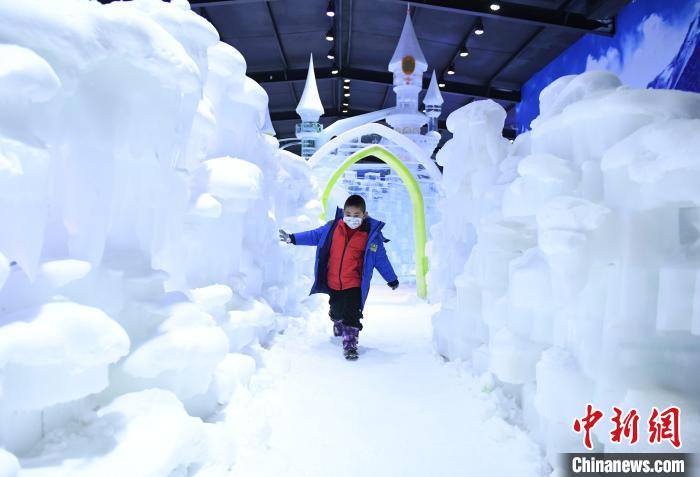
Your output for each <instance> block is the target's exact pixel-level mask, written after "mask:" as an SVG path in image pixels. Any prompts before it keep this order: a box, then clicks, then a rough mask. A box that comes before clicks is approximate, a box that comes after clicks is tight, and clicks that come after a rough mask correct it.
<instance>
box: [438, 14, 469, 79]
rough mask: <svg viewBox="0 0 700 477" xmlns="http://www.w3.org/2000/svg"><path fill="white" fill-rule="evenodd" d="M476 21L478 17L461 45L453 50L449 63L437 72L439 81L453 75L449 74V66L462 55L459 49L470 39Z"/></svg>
mask: <svg viewBox="0 0 700 477" xmlns="http://www.w3.org/2000/svg"><path fill="white" fill-rule="evenodd" d="M476 22H477V19H474V21H472V22H471V24H470V25H469V28H468V29H467V33H466V34H465V35H464V37H463V38H462V42H461V43H460V44H459V45H457V47H456V48H455V50H454V51H453V52H452V56H451V57H450V60H449V61H450V62H449V63H447V64H446V65H445V67H444V68H443V69H442V70H440V72H439V73H437V79H438V82H440V80H443V81H444V80H445V79H446V78H448V77H449V76H451V75H448V74H447V68H448V67H449V66H450V65H451V64H452V63H455V62H456V61H457V60H458V59H459V58H460V57H459V51H460V50H461V49H462V47H463V46H466V44H467V40H468V39H469V37H470V36H471V34H472V32H473V31H474V28H475V27H476ZM455 67H456V65H455ZM443 89H444V88H443Z"/></svg>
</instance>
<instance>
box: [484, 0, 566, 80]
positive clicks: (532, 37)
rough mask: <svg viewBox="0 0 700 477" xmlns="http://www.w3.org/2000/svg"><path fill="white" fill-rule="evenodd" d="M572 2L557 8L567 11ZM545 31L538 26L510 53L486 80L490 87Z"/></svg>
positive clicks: (564, 2)
mask: <svg viewBox="0 0 700 477" xmlns="http://www.w3.org/2000/svg"><path fill="white" fill-rule="evenodd" d="M572 2H573V0H564V1H563V2H562V3H561V4H559V6H558V7H557V8H558V10H559V11H562V12H564V11H566V9H567V8H568V7H569V5H571V3H572ZM543 31H544V27H539V28H537V29H536V30H535V31H534V33H533V34H532V35H530V36H529V37H528V38H527V39H526V40H525V41H524V42H523V44H522V45H520V47H519V48H518V49H517V50H515V51H514V52H513V54H512V55H510V57H509V58H508V60H506V61H505V62H504V63H503V64H502V65H501V66H500V67H499V68H498V69H497V70H496V71H495V72H494V73H493V74H492V75H491V76H490V77H489V79H488V80H486V85H488V86H489V87H490V86H491V84H492V83H493V81H494V80H495V79H496V78H498V75H500V74H501V73H503V70H505V69H506V68H508V66H510V64H511V63H512V62H513V61H515V59H516V58H517V57H519V56H520V55H521V54H522V53H523V52H524V51H525V50H527V49H528V48H529V47H530V45H532V42H534V41H535V39H536V38H537V37H538V36H539V35H540V33H542V32H543Z"/></svg>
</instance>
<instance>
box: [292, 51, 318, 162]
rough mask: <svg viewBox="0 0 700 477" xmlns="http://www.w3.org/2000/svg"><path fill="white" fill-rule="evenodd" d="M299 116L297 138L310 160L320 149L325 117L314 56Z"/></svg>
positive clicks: (298, 111)
mask: <svg viewBox="0 0 700 477" xmlns="http://www.w3.org/2000/svg"><path fill="white" fill-rule="evenodd" d="M296 111H297V114H298V115H299V117H300V118H301V124H298V125H297V127H296V136H297V137H298V138H299V139H300V140H301V155H302V157H303V158H304V159H308V158H309V157H311V156H312V155H313V153H314V152H316V149H318V146H319V141H320V137H321V132H322V131H323V125H322V124H321V123H319V122H318V120H319V118H320V117H321V116H323V112H324V111H323V104H321V97H320V96H319V95H318V86H316V74H315V73H314V56H313V54H312V55H311V56H310V57H309V71H308V73H307V75H306V83H304V92H303V93H302V94H301V99H300V100H299V104H298V105H297V109H296Z"/></svg>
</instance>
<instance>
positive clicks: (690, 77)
mask: <svg viewBox="0 0 700 477" xmlns="http://www.w3.org/2000/svg"><path fill="white" fill-rule="evenodd" d="M649 87H650V88H657V89H660V88H663V89H682V90H685V91H700V11H698V12H697V14H696V15H695V20H693V22H692V23H691V24H690V26H689V27H688V33H687V34H686V36H685V40H684V41H683V46H682V47H681V49H680V50H678V54H677V55H676V56H675V57H674V58H673V61H671V63H669V65H668V66H667V67H666V68H664V70H663V71H662V72H661V73H659V76H657V77H656V78H655V79H654V81H652V82H650V83H649Z"/></svg>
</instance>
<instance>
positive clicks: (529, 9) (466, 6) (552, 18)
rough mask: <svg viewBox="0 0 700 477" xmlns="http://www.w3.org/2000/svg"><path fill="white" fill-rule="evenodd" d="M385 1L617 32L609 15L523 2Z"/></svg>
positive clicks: (587, 29) (516, 20) (550, 24)
mask: <svg viewBox="0 0 700 477" xmlns="http://www.w3.org/2000/svg"><path fill="white" fill-rule="evenodd" d="M382 1H385V2H393V3H401V4H410V5H412V6H415V7H423V8H431V9H434V10H442V11H446V12H450V13H461V14H466V15H478V16H481V17H488V18H496V19H501V20H510V21H514V22H521V23H529V24H531V25H539V26H545V27H556V28H563V29H568V30H576V31H579V32H585V33H596V34H600V35H608V36H611V35H612V34H613V33H614V29H613V24H612V21H608V20H607V19H600V20H597V19H593V18H588V17H586V16H584V15H581V14H579V13H572V12H565V11H560V10H558V9H555V10H552V9H549V8H541V7H533V6H529V5H522V4H519V3H509V2H501V1H495V2H494V1H485V0H470V1H468V2H466V1H464V0H382ZM492 3H498V4H499V5H500V6H501V8H500V9H499V10H498V11H493V10H491V8H490V5H491V4H492Z"/></svg>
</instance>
